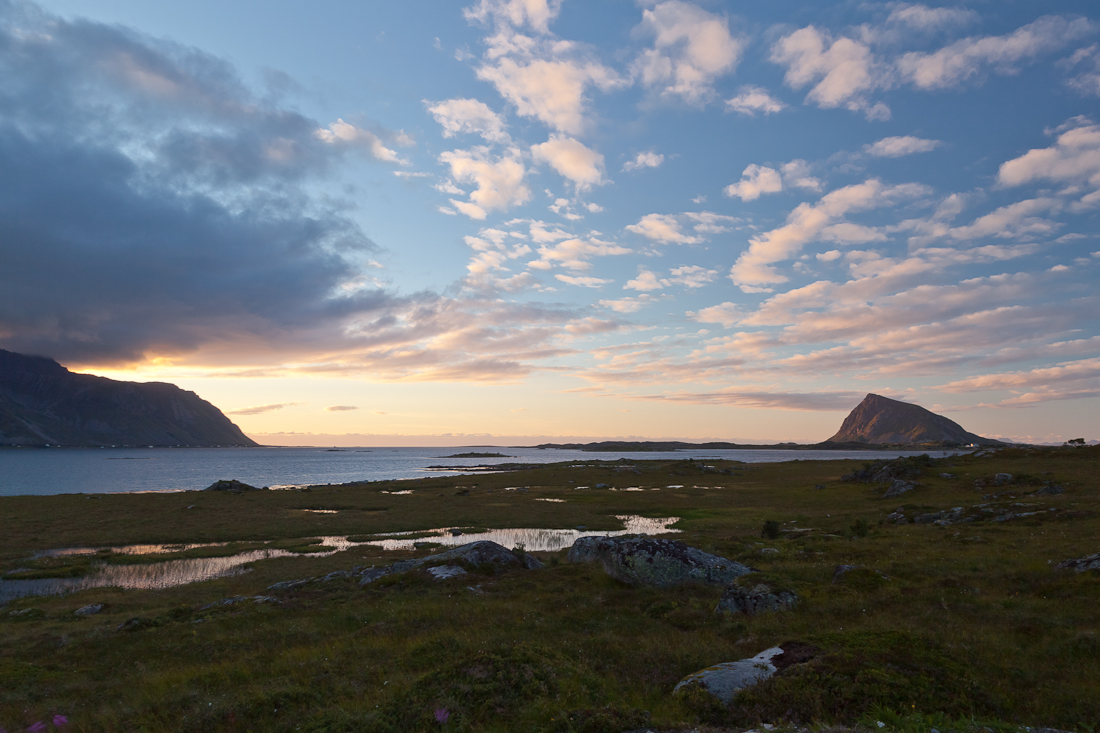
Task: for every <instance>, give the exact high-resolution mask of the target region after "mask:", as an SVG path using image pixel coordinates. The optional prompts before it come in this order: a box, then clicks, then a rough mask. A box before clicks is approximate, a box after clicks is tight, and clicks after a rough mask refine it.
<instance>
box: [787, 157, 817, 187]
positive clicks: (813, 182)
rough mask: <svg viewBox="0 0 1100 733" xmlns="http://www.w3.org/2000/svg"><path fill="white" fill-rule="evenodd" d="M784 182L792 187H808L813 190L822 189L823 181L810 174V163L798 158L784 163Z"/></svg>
mask: <svg viewBox="0 0 1100 733" xmlns="http://www.w3.org/2000/svg"><path fill="white" fill-rule="evenodd" d="M781 170H782V171H783V182H784V183H785V184H787V186H789V187H791V188H806V189H809V190H811V191H821V181H819V180H818V179H816V178H814V177H813V176H811V175H810V164H809V163H807V162H806V161H804V160H802V159H801V158H796V159H795V160H792V161H791V162H790V163H784V164H783V165H782V167H781Z"/></svg>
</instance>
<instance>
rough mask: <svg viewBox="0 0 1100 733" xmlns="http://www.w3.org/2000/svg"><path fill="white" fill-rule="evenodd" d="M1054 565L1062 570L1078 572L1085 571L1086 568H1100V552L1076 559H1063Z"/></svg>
mask: <svg viewBox="0 0 1100 733" xmlns="http://www.w3.org/2000/svg"><path fill="white" fill-rule="evenodd" d="M1054 567H1056V568H1060V569H1062V570H1073V571H1074V572H1078V573H1083V572H1085V571H1086V570H1100V552H1098V553H1096V554H1095V555H1088V556H1087V557H1081V558H1077V559H1076V560H1063V561H1062V562H1060V563H1058V564H1057V565H1055V566H1054Z"/></svg>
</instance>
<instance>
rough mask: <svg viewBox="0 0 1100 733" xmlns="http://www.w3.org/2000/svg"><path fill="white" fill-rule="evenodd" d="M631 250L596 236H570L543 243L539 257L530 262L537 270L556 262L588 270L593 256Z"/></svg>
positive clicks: (573, 268) (622, 252) (616, 253)
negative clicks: (553, 242)
mask: <svg viewBox="0 0 1100 733" xmlns="http://www.w3.org/2000/svg"><path fill="white" fill-rule="evenodd" d="M630 252H631V250H630V249H628V248H626V247H622V246H620V245H618V244H614V243H612V242H605V241H603V240H602V239H598V238H597V237H595V236H589V237H587V238H585V239H581V238H579V237H570V238H567V239H564V240H562V241H560V242H557V243H556V244H543V245H540V246H539V248H538V253H539V259H538V260H535V261H534V262H530V263H528V267H533V268H535V269H536V270H548V269H550V268H551V267H553V265H554V264H559V265H561V266H562V267H566V268H569V269H570V270H587V269H588V268H589V267H591V265H590V264H589V262H588V261H589V260H590V259H591V258H593V257H609V256H615V255H625V254H630Z"/></svg>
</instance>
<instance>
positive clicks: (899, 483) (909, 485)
mask: <svg viewBox="0 0 1100 733" xmlns="http://www.w3.org/2000/svg"><path fill="white" fill-rule="evenodd" d="M917 486H918V484H917V483H915V482H913V481H906V480H905V479H900V478H896V479H894V482H893V483H891V484H890V488H889V489H887V490H886V493H885V494H883V495H882V498H883V499H888V498H890V497H891V496H901V495H902V494H904V493H906V492H907V491H912V490H913V489H915V488H917Z"/></svg>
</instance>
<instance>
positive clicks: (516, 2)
mask: <svg viewBox="0 0 1100 733" xmlns="http://www.w3.org/2000/svg"><path fill="white" fill-rule="evenodd" d="M560 11H561V0H478V3H477V5H474V6H472V7H469V8H465V9H463V11H462V14H463V15H464V16H465V17H466V20H470V21H479V22H482V23H484V22H486V21H488V20H490V19H491V20H493V21H495V22H496V23H497V24H498V25H506V26H514V27H516V28H520V27H523V26H524V25H527V26H530V27H531V29H532V30H533V31H535V32H536V33H548V32H549V26H550V21H552V20H553V19H554V18H556V17H557V16H558V13H559V12H560Z"/></svg>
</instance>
